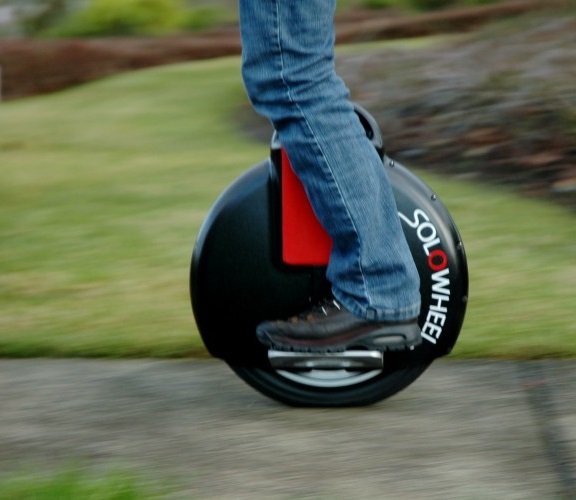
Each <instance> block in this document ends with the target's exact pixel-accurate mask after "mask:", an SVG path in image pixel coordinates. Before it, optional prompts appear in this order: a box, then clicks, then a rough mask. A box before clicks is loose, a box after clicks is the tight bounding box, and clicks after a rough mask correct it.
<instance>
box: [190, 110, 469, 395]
mask: <svg viewBox="0 0 576 500" xmlns="http://www.w3.org/2000/svg"><path fill="white" fill-rule="evenodd" d="M356 113H357V115H358V117H359V119H360V121H361V123H362V125H363V126H364V129H365V130H366V134H367V136H368V137H369V138H370V140H371V141H372V144H373V145H374V147H375V148H376V149H377V150H378V152H379V153H380V156H381V158H382V168H384V169H386V171H387V174H388V176H389V178H390V181H391V183H392V187H393V190H394V195H395V198H396V204H397V207H398V212H399V216H400V219H401V221H402V226H403V229H404V233H405V235H406V238H407V240H408V244H409V247H410V250H411V252H412V255H413V257H414V260H415V262H416V265H417V267H418V271H419V273H420V279H421V289H420V292H421V296H422V309H421V312H420V316H419V324H420V327H421V330H422V337H423V342H422V344H421V345H419V346H418V347H416V348H415V349H413V350H412V351H402V352H385V353H382V352H380V351H370V350H361V349H358V350H350V351H345V352H343V353H329V354H315V353H295V352H286V351H276V350H273V349H268V348H266V347H265V346H263V345H262V344H260V343H259V342H258V340H257V339H256V335H255V329H256V326H257V325H258V324H259V323H260V322H262V321H264V320H267V319H281V318H287V317H290V316H292V315H294V314H298V313H300V312H302V311H303V310H305V309H307V308H309V307H310V306H311V305H312V304H314V303H316V302H318V301H320V300H322V299H323V298H324V297H326V296H327V295H328V294H329V293H330V287H329V284H328V282H327V281H326V278H325V267H326V264H327V262H328V255H329V251H330V244H331V242H330V239H329V237H328V236H327V235H326V233H325V232H324V231H323V229H322V227H321V226H320V224H319V222H318V221H317V219H316V218H315V216H314V214H313V212H312V210H311V208H310V205H309V203H308V200H307V199H306V195H305V193H304V190H303V188H302V186H301V184H299V181H298V179H297V178H296V176H295V175H294V173H293V172H292V170H291V167H290V163H289V159H288V157H287V155H286V153H285V151H284V150H283V149H282V145H281V144H280V143H279V141H278V138H277V136H276V134H274V136H273V137H272V141H271V154H270V157H269V158H268V159H266V160H264V161H262V162H261V163H259V164H257V165H255V166H254V167H252V168H251V169H249V170H248V171H246V172H245V173H244V174H243V175H242V176H240V177H239V178H238V179H237V180H235V181H234V182H233V183H232V184H231V185H230V186H229V187H228V188H227V189H226V190H225V191H224V192H223V193H222V194H221V195H220V197H219V198H218V199H217V200H216V202H215V203H214V205H213V206H212V208H211V210H210V212H209V213H208V215H207V217H206V219H205V221H204V223H203V225H202V227H201V229H200V232H199V234H198V237H197V241H196V244H195V247H194V251H193V255H192V265H191V273H190V291H191V299H192V308H193V311H194V316H195V319H196V323H197V326H198V329H199V332H200V335H201V337H202V340H203V341H204V344H205V345H206V348H207V349H208V351H209V352H210V354H211V355H212V356H214V357H217V358H221V359H223V360H224V361H225V362H226V363H228V365H229V366H230V367H231V368H232V369H233V370H234V372H235V373H236V374H237V375H238V376H239V377H240V378H242V379H243V380H244V381H245V382H246V383H248V384H249V385H250V386H252V387H253V388H254V389H256V390H258V391H260V392H261V393H263V394H265V395H267V396H269V397H271V398H273V399H275V400H277V401H280V402H282V403H285V404H289V405H294V406H357V405H366V404H371V403H374V402H377V401H379V400H382V399H384V398H387V397H389V396H392V395H393V394H395V393H397V392H398V391H400V390H402V389H404V388H405V387H407V386H408V385H409V384H411V383H412V382H413V381H414V380H416V379H417V378H418V377H419V376H420V375H421V374H422V373H423V372H424V371H425V370H426V368H427V367H428V366H429V365H430V364H431V363H432V361H433V360H434V359H436V358H438V357H440V356H444V355H446V354H448V353H449V352H450V351H451V349H452V348H453V346H454V344H455V343H456V340H457V338H458V335H459V333H460V329H461V327H462V323H463V321H464V315H465V311H466V304H467V300H468V268H467V263H466V255H465V252H464V247H463V244H462V241H461V238H460V235H459V233H458V230H457V228H456V226H455V224H454V222H453V220H452V218H451V217H450V215H449V213H448V211H447V209H446V208H445V206H444V205H443V204H442V203H441V201H440V200H439V199H438V197H437V196H436V194H434V192H433V191H432V190H431V189H430V188H429V187H428V186H427V185H426V184H425V183H424V182H422V181H421V180H420V179H419V178H418V177H417V176H416V175H414V174H413V173H411V172H410V171H408V170H407V169H406V168H405V167H403V166H402V165H400V164H399V163H397V162H394V161H393V160H392V159H390V158H389V157H388V156H387V155H386V153H385V151H384V145H383V140H382V134H381V132H380V129H379V127H378V124H377V123H376V121H375V120H374V118H373V117H372V116H371V115H370V114H369V113H368V112H367V111H366V110H364V109H363V108H361V107H359V106H356Z"/></svg>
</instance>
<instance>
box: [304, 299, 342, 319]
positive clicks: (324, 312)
mask: <svg viewBox="0 0 576 500" xmlns="http://www.w3.org/2000/svg"><path fill="white" fill-rule="evenodd" d="M341 310H342V306H341V305H340V304H339V303H338V301H336V300H335V299H324V300H323V301H322V302H320V303H319V304H316V305H315V306H314V307H312V309H309V310H308V311H305V312H303V313H301V314H299V315H298V316H296V317H295V318H294V319H296V320H297V321H298V320H303V321H314V320H315V319H317V318H318V317H320V318H322V317H325V316H329V315H330V313H332V312H337V311H341Z"/></svg>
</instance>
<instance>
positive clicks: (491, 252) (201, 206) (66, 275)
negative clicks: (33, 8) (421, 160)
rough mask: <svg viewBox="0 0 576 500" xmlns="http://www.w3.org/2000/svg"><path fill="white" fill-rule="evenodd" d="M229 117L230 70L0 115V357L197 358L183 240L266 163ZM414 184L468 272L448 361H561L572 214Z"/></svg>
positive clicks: (36, 101) (497, 195)
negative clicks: (453, 234)
mask: <svg viewBox="0 0 576 500" xmlns="http://www.w3.org/2000/svg"><path fill="white" fill-rule="evenodd" d="M243 104H245V97H244V94H243V90H242V86H241V81H240V76H239V60H238V59H237V58H229V59H220V60H214V61H208V62H199V63H192V64H183V65H175V66H169V67H162V68H155V69H151V70H146V71H139V72H134V73H130V74H124V75H120V76H116V77H113V78H109V79H106V80H103V81H99V82H96V83H93V84H90V85H86V86H82V87H79V88H76V89H73V90H70V91H66V92H62V93H59V94H53V95H50V96H45V97H38V98H31V99H25V100H21V101H13V102H8V103H2V104H0V130H1V134H0V174H1V177H0V242H1V243H0V356H108V357H128V356H129V357H135V356H156V357H174V356H187V355H191V354H202V353H203V348H202V345H201V342H200V339H199V336H198V334H197V332H196V330H195V327H194V322H193V318H192V314H191V310H190V305H189V299H188V269H189V259H190V254H191V249H192V246H193V242H194V238H195V236H196V233H197V231H198V228H199V225H200V223H201V221H202V219H203V217H204V216H205V214H206V212H207V210H208V208H209V206H210V204H211V203H212V201H213V200H214V199H215V198H216V196H217V195H218V193H219V192H220V191H221V190H222V189H223V188H224V187H225V186H226V185H228V184H229V183H230V182H231V181H232V180H233V179H234V178H235V177H236V176H237V175H238V174H239V173H240V172H242V171H243V170H245V169H246V168H248V167H249V166H250V165H252V164H254V163H256V162H258V161H260V160H261V159H263V158H264V157H265V156H266V155H267V147H266V145H262V144H256V143H253V142H250V140H249V139H247V137H246V136H245V135H244V134H242V131H241V130H239V127H238V123H239V121H237V120H236V119H235V114H236V113H238V112H239V109H240V108H241V107H242V105H243ZM426 179H427V180H428V181H429V182H430V184H432V185H433V186H434V187H435V188H436V189H437V191H438V192H439V194H440V196H441V197H442V199H443V200H444V202H445V203H446V204H447V205H448V207H449V208H450V210H451V211H452V213H453V216H454V218H455V219H456V221H457V222H458V226H459V228H460V229H461V232H462V234H463V238H464V242H465V245H466V248H467V251H468V256H469V260H470V270H471V284H470V304H469V313H468V316H467V320H466V323H465V327H464V330H463V332H462V335H461V340H460V342H459V343H458V344H457V347H456V350H455V353H454V356H459V357H486V356H493V357H543V356H548V357H559V356H563V357H575V356H576V335H575V333H576V332H575V328H574V324H573V317H574V313H573V308H574V304H576V300H575V299H576V294H575V292H574V287H573V284H574V283H575V282H576V259H574V255H576V226H575V224H574V218H573V216H571V215H570V214H568V213H566V212H564V211H562V210H561V209H559V208H556V207H554V206H550V205H548V204H546V203H544V202H540V201H536V200H526V199H521V198H519V197H517V196H515V195H513V194H510V193H509V192H506V191H504V190H499V189H495V188H489V187H487V186H485V185H476V184H472V183H464V182H458V181H455V180H448V179H445V178H440V177H434V176H429V175H426Z"/></svg>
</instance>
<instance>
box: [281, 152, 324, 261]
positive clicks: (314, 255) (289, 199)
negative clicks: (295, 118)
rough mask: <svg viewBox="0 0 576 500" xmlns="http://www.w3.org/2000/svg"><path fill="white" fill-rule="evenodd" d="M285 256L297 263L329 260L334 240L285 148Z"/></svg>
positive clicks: (283, 253)
mask: <svg viewBox="0 0 576 500" xmlns="http://www.w3.org/2000/svg"><path fill="white" fill-rule="evenodd" d="M281 175H282V259H283V261H284V262H285V263H286V264H290V265H294V266H325V265H327V264H328V258H329V256H330V249H331V248H332V240H331V239H330V236H328V233H326V231H325V230H324V228H323V227H322V225H321V224H320V222H319V221H318V218H317V217H316V215H315V214H314V211H313V210H312V206H311V205H310V202H309V201H308V197H307V196H306V191H304V186H303V185H302V183H301V182H300V180H299V179H298V177H296V174H295V173H294V171H293V170H292V166H291V165H290V160H289V159H288V155H287V154H286V151H284V149H282V174H281Z"/></svg>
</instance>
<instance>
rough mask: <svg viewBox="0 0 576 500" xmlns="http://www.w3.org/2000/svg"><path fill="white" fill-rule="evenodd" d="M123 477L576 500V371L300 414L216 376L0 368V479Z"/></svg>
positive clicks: (496, 376) (247, 486) (279, 488)
mask: <svg viewBox="0 0 576 500" xmlns="http://www.w3.org/2000/svg"><path fill="white" fill-rule="evenodd" d="M71 464H73V465H78V466H82V467H88V468H91V469H94V470H100V469H104V470H109V469H110V468H120V469H122V470H125V471H134V472H135V473H136V474H138V475H142V476H144V477H151V478H157V479H159V480H160V482H161V483H163V484H170V485H171V486H172V491H173V493H172V494H171V495H170V498H200V499H204V498H219V499H260V498H262V499H276V498H278V499H304V498H321V499H372V498H385V499H410V500H413V499H428V498H430V499H436V498H438V499H493V498H494V499H496V498H497V499H522V500H527V499H538V500H542V499H564V498H566V499H567V498H576V363H574V362H548V361H546V362H455V361H450V360H443V361H438V362H436V363H435V364H434V365H432V367H431V368H430V369H429V370H428V371H427V372H426V373H425V374H424V375H423V376H422V377H421V378H420V379H419V380H418V381H416V382H415V383H414V384H413V385H412V386H410V387H409V388H408V389H406V390H405V391H404V392H402V393H400V394H398V395H397V396H395V397H393V398H390V399H388V400H386V401H384V402H382V403H380V404H377V405H374V406H370V407H364V408H353V409H336V410H326V409H294V408H289V407H285V406H282V405H280V404H278V403H275V402H274V401H271V400H269V399H267V398H265V397H264V396H261V395H260V394H259V393H257V392H255V391H254V390H252V389H251V388H250V387H248V386H246V385H245V384H244V383H243V382H242V381H241V380H240V379H238V378H237V377H236V376H235V375H233V373H232V372H231V371H230V370H229V369H228V368H227V366H226V365H225V364H224V363H222V362H219V361H215V360H214V361H212V360H205V361H199V360H190V361H149V360H143V361H140V360H138V361H86V360H4V361H0V475H1V474H8V473H11V472H14V471H22V470H26V471H29V470H33V471H39V470H40V471H41V470H57V471H58V470H62V469H64V468H66V467H68V466H70V465H71Z"/></svg>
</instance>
